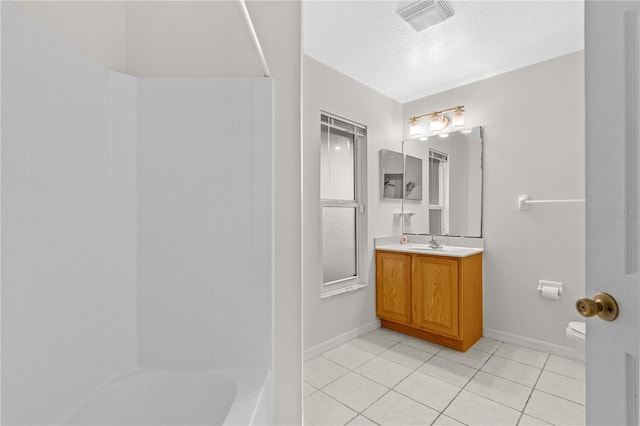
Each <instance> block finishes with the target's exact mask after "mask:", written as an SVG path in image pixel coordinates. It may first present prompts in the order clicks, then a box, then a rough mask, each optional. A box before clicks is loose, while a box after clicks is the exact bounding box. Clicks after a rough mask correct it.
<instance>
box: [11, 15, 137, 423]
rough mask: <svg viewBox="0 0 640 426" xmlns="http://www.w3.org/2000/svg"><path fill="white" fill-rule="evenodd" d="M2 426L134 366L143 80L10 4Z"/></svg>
mask: <svg viewBox="0 0 640 426" xmlns="http://www.w3.org/2000/svg"><path fill="white" fill-rule="evenodd" d="M1 8H2V9H1V12H2V18H1V19H2V20H1V39H2V46H1V55H2V69H1V78H2V81H1V83H2V94H1V111H2V116H1V122H2V123H1V124H2V126H1V127H2V134H1V215H2V218H1V231H2V232H1V234H2V236H1V248H2V262H1V276H0V278H1V281H2V311H1V315H2V318H1V320H2V330H1V332H2V347H1V355H2V365H1V375H2V379H1V387H2V407H1V411H2V424H47V423H48V422H50V421H52V420H53V419H55V418H57V417H58V416H60V415H62V414H63V413H65V412H66V411H67V410H68V409H69V408H70V407H71V406H72V405H74V404H77V402H78V401H80V400H81V399H82V398H83V397H84V396H85V395H86V394H87V393H88V392H90V391H92V390H93V389H95V388H96V387H97V386H99V385H100V384H101V383H103V382H104V381H105V380H107V379H108V378H110V377H111V376H113V375H114V374H115V373H117V372H121V371H124V370H128V369H131V368H134V366H135V364H136V361H137V353H136V351H137V336H136V309H137V305H136V282H135V280H136V275H137V273H136V268H137V263H136V255H137V249H136V244H137V243H136V234H137V227H136V219H137V214H136V210H137V205H136V154H137V152H136V148H135V137H136V119H135V116H136V96H137V91H136V81H135V79H133V78H131V77H127V76H124V75H121V74H117V73H114V72H110V71H108V70H106V69H104V68H103V67H101V66H99V65H97V64H96V63H95V62H94V61H93V60H92V59H90V58H89V57H87V56H86V55H85V54H84V53H82V52H80V51H79V50H77V49H75V48H73V47H71V46H70V45H68V44H67V43H66V42H65V41H63V40H62V39H61V38H59V37H58V36H56V35H54V34H53V33H51V32H50V31H49V30H47V29H46V28H45V27H43V26H42V25H40V24H39V23H37V22H36V21H34V20H33V19H31V18H30V17H28V16H26V15H24V14H23V13H22V12H21V11H20V10H19V9H17V8H15V7H14V6H13V5H12V4H11V2H2V4H1Z"/></svg>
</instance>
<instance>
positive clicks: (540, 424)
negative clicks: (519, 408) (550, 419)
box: [518, 414, 550, 426]
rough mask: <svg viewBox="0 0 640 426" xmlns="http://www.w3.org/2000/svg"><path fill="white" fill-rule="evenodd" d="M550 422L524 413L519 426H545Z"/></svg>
mask: <svg viewBox="0 0 640 426" xmlns="http://www.w3.org/2000/svg"><path fill="white" fill-rule="evenodd" d="M549 424H550V423H547V422H545V421H542V420H540V419H536V418H535V417H531V416H527V415H526V414H523V415H522V417H520V421H519V422H518V426H545V425H549Z"/></svg>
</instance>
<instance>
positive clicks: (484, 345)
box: [471, 337, 502, 354]
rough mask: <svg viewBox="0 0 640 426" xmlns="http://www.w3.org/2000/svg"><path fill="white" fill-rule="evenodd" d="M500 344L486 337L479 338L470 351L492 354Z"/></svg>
mask: <svg viewBox="0 0 640 426" xmlns="http://www.w3.org/2000/svg"><path fill="white" fill-rule="evenodd" d="M501 344H502V342H500V341H498V340H493V339H489V338H488V337H481V338H480V340H478V341H477V342H476V343H475V345H473V346H472V347H471V349H475V350H477V351H482V352H487V353H489V354H492V353H494V352H495V351H496V350H497V349H498V348H499V347H500V345H501Z"/></svg>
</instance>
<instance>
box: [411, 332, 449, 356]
mask: <svg viewBox="0 0 640 426" xmlns="http://www.w3.org/2000/svg"><path fill="white" fill-rule="evenodd" d="M402 344H403V345H407V346H411V347H412V348H415V349H420V350H421V351H424V352H429V353H430V354H434V355H435V354H437V353H438V352H440V351H441V350H442V349H443V347H442V346H440V345H438V344H435V343H431V342H427V341H426V340H422V339H418V338H417V337H413V336H407V338H406V339H404V340H403V341H402Z"/></svg>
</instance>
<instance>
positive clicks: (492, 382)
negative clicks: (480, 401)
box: [464, 371, 532, 411]
mask: <svg viewBox="0 0 640 426" xmlns="http://www.w3.org/2000/svg"><path fill="white" fill-rule="evenodd" d="M464 389H465V390H467V391H469V392H473V393H475V394H477V395H481V396H483V397H485V398H488V399H490V400H492V401H496V402H499V403H500V404H504V405H506V406H508V407H511V408H513V409H515V410H518V411H522V409H523V408H524V406H525V404H526V403H527V399H529V396H530V395H531V391H532V389H531V388H530V387H527V386H524V385H521V384H519V383H515V382H512V381H511V380H506V379H503V378H501V377H498V376H494V375H493V374H488V373H485V372H484V371H480V372H479V373H478V374H477V375H476V376H475V377H474V378H473V380H471V381H470V382H469V384H468V385H467V386H466V387H465V388H464Z"/></svg>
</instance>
